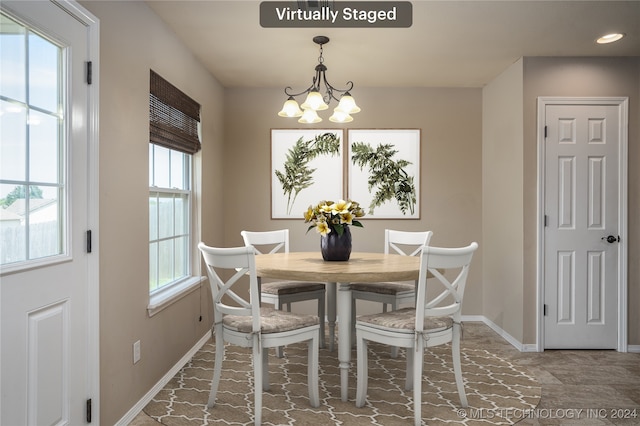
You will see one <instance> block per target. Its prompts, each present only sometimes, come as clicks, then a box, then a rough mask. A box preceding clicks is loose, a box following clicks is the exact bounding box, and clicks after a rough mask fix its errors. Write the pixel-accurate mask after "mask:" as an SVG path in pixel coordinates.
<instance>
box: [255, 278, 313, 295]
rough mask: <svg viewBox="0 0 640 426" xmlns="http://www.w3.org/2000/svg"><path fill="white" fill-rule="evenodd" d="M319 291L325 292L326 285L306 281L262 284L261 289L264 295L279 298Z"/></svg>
mask: <svg viewBox="0 0 640 426" xmlns="http://www.w3.org/2000/svg"><path fill="white" fill-rule="evenodd" d="M317 290H324V284H322V283H308V282H304V281H300V282H298V281H274V282H265V283H262V286H261V289H260V291H261V292H262V293H268V294H275V295H279V296H280V295H285V294H296V293H304V292H307V291H317Z"/></svg>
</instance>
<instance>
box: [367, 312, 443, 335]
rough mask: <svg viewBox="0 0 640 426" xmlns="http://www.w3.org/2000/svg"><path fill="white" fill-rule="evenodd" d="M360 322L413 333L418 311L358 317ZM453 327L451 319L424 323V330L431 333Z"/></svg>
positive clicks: (431, 320)
mask: <svg viewBox="0 0 640 426" xmlns="http://www.w3.org/2000/svg"><path fill="white" fill-rule="evenodd" d="M358 322H364V323H367V324H371V325H372V326H374V327H380V328H395V329H401V330H407V331H413V330H415V323H416V310H415V309H414V308H402V309H398V310H397V311H391V312H386V313H383V314H371V315H362V316H360V317H358ZM451 327H453V319H451V317H428V318H426V319H425V323H424V329H425V330H426V331H428V332H431V333H436V332H439V331H443V330H446V329H449V328H451Z"/></svg>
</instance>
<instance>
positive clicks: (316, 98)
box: [302, 91, 329, 111]
mask: <svg viewBox="0 0 640 426" xmlns="http://www.w3.org/2000/svg"><path fill="white" fill-rule="evenodd" d="M328 108H329V105H327V104H326V103H325V102H324V99H322V95H321V94H320V92H317V91H313V92H309V94H308V95H307V99H306V100H305V101H304V103H303V104H302V109H312V110H314V111H323V110H325V109H328Z"/></svg>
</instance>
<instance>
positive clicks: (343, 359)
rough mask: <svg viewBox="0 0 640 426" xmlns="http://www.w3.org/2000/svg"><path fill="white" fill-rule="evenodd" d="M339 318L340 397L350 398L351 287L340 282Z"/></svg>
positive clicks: (343, 398) (345, 399) (344, 399)
mask: <svg viewBox="0 0 640 426" xmlns="http://www.w3.org/2000/svg"><path fill="white" fill-rule="evenodd" d="M337 308H338V318H339V321H340V327H338V361H340V364H339V366H340V398H341V399H342V401H347V400H348V392H349V362H350V361H351V287H350V286H349V284H348V283H340V284H339V287H338V297H337Z"/></svg>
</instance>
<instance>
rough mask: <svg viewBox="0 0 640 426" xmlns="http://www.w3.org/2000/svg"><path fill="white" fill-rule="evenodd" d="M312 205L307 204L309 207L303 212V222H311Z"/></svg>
mask: <svg viewBox="0 0 640 426" xmlns="http://www.w3.org/2000/svg"><path fill="white" fill-rule="evenodd" d="M313 216H314V214H313V207H311V206H309V208H308V209H307V211H306V212H304V221H305V222H311V219H313Z"/></svg>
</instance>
